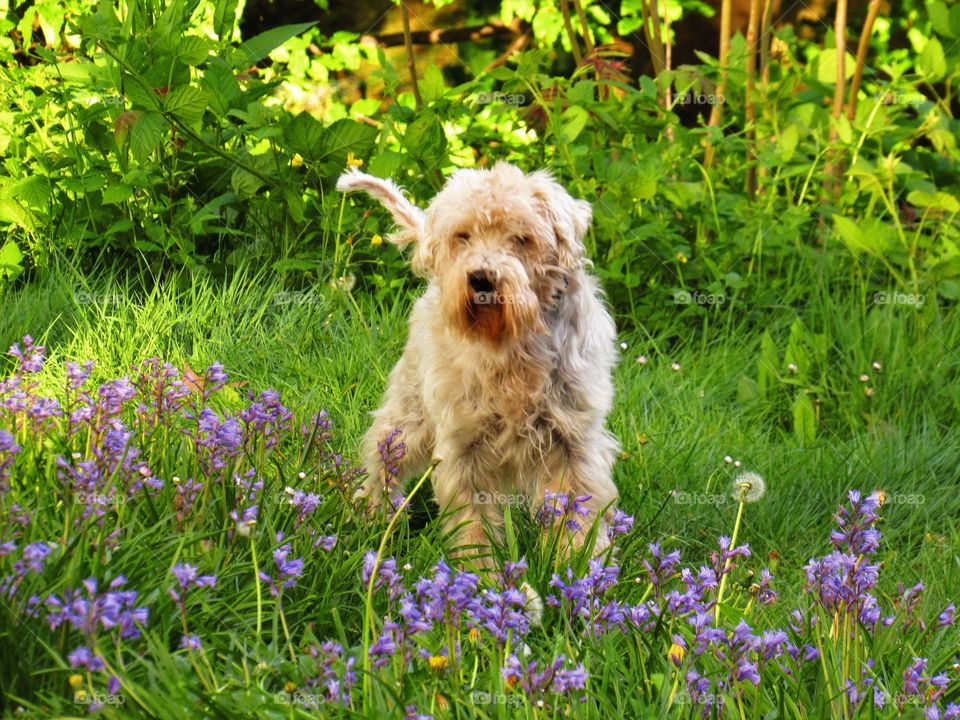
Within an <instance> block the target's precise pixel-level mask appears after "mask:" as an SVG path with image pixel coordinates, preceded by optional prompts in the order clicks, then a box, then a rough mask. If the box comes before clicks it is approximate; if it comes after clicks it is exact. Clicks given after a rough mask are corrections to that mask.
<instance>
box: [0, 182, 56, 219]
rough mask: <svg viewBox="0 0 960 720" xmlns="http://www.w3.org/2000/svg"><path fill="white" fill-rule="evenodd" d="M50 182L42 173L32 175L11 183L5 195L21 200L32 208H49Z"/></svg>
mask: <svg viewBox="0 0 960 720" xmlns="http://www.w3.org/2000/svg"><path fill="white" fill-rule="evenodd" d="M50 192H51V191H50V183H49V182H48V181H47V179H46V178H45V177H43V176H42V175H31V176H30V177H25V178H23V179H22V180H18V181H17V182H15V183H13V184H12V185H10V186H9V187H8V188H7V189H6V190H5V191H4V195H5V196H6V197H9V198H13V199H15V200H19V201H20V202H22V203H23V204H24V205H26V206H27V207H28V208H30V209H31V210H44V211H45V210H47V205H48V204H49V202H50Z"/></svg>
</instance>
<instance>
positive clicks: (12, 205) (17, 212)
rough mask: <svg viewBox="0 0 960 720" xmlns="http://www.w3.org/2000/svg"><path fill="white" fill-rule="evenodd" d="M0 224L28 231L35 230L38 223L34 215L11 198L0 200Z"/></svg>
mask: <svg viewBox="0 0 960 720" xmlns="http://www.w3.org/2000/svg"><path fill="white" fill-rule="evenodd" d="M0 222H8V223H11V224H13V225H19V226H20V227H23V228H26V229H27V230H34V229H35V225H36V223H35V222H34V219H33V215H31V214H30V211H29V210H27V209H26V208H25V207H24V206H23V205H21V204H20V203H18V202H17V201H16V200H13V199H11V198H6V197H4V198H0Z"/></svg>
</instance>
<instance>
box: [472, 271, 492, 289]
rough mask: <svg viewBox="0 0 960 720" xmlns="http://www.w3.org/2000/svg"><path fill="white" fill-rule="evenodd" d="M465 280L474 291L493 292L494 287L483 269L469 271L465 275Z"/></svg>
mask: <svg viewBox="0 0 960 720" xmlns="http://www.w3.org/2000/svg"><path fill="white" fill-rule="evenodd" d="M467 280H468V282H469V283H470V287H471V288H472V289H473V291H474V292H478V293H488V292H493V291H494V289H495V288H494V287H493V283H492V282H490V278H488V277H487V273H486V272H484V271H483V270H481V271H480V272H472V273H470V274H469V275H467Z"/></svg>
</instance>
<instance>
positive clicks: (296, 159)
mask: <svg viewBox="0 0 960 720" xmlns="http://www.w3.org/2000/svg"><path fill="white" fill-rule="evenodd" d="M290 164H291V165H293V166H294V167H303V155H301V154H300V153H294V154H293V157H292V158H290Z"/></svg>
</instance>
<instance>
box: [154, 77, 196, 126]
mask: <svg viewBox="0 0 960 720" xmlns="http://www.w3.org/2000/svg"><path fill="white" fill-rule="evenodd" d="M163 107H164V109H165V110H166V111H167V112H169V113H172V114H173V115H174V116H175V117H176V118H177V119H178V120H180V121H182V122H184V123H185V124H187V125H193V124H195V123H198V122H200V118H202V117H203V113H204V111H205V110H206V109H207V95H206V93H204V92H203V90H201V89H200V88H195V87H190V86H187V87H179V88H176V89H175V90H173V91H172V92H171V93H170V94H169V95H167V99H166V101H165V102H164V104H163Z"/></svg>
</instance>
